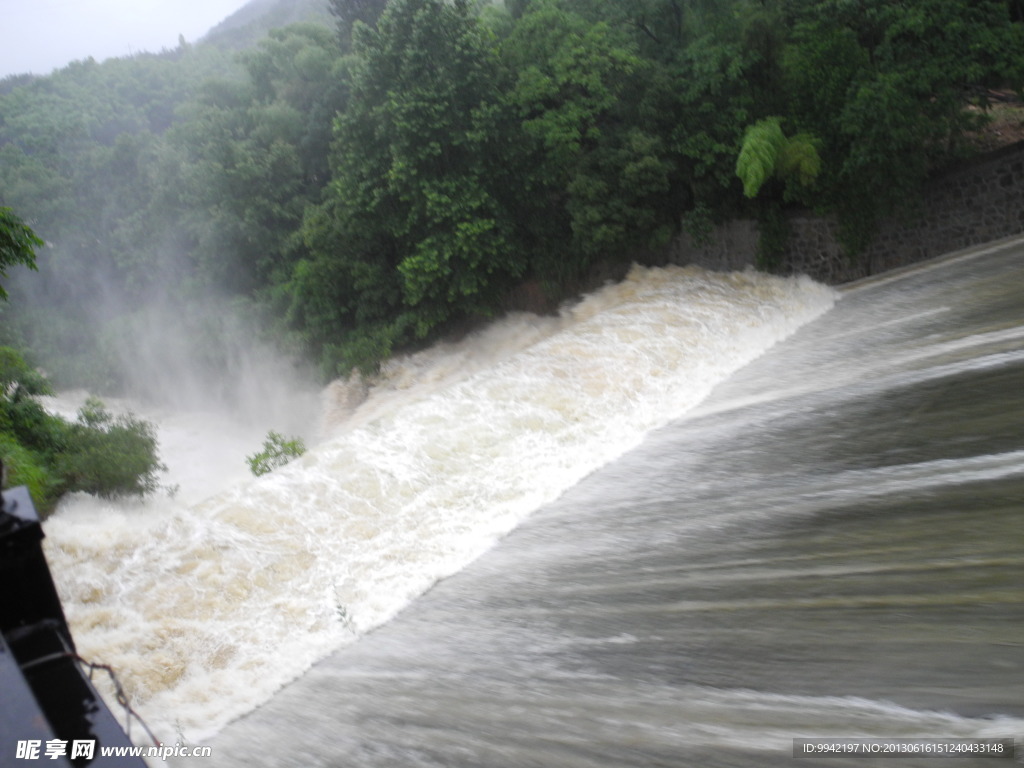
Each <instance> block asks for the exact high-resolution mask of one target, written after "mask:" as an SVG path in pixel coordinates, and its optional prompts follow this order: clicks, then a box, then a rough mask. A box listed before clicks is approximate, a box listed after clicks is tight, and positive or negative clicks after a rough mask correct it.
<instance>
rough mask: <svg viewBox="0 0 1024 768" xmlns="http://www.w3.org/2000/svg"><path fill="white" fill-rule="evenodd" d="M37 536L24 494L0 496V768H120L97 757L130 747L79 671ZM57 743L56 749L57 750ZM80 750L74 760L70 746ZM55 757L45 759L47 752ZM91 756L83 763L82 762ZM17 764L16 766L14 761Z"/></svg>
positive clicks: (134, 761)
mask: <svg viewBox="0 0 1024 768" xmlns="http://www.w3.org/2000/svg"><path fill="white" fill-rule="evenodd" d="M42 540H43V529H42V526H41V525H40V523H39V517H38V516H37V514H36V511H35V507H34V505H33V504H32V499H31V497H30V496H29V494H28V490H27V489H26V488H24V487H19V488H12V489H10V490H6V491H3V492H2V495H0V692H2V695H0V750H3V752H2V753H0V766H8V765H31V764H32V763H33V762H35V760H37V759H41V760H43V761H45V763H46V764H47V765H53V766H75V768H83V767H84V766H93V767H95V768H107V767H108V766H124V767H126V768H133V767H135V766H137V767H138V768H145V763H144V762H143V760H142V758H140V757H126V756H109V755H107V756H105V755H103V754H102V748H104V747H114V748H117V747H131V746H132V743H131V741H130V740H129V739H128V737H127V736H126V735H125V733H124V731H123V730H122V729H121V726H120V725H119V724H118V722H117V720H116V719H114V716H113V714H111V712H110V710H109V709H108V708H107V706H106V704H105V703H104V702H103V700H102V699H101V698H100V696H99V694H98V693H97V692H96V689H95V688H94V687H93V685H92V683H91V682H90V680H89V678H88V677H87V676H86V675H85V674H84V673H83V672H82V669H81V667H80V666H79V662H78V656H77V654H76V652H75V643H74V640H73V639H72V637H71V631H70V630H69V629H68V624H67V621H66V620H65V618H64V610H63V608H62V607H61V604H60V598H58V596H57V590H56V588H55V587H54V584H53V577H52V576H51V575H50V569H49V567H48V566H47V564H46V557H45V555H44V554H43V548H42ZM61 742H63V744H61ZM76 742H79V743H80V744H82V745H86V746H87V745H88V742H92V747H91V749H80V750H79V751H81V752H83V753H85V754H80V755H76V753H75V751H74V749H75V743H76ZM48 748H49V750H50V751H51V752H55V753H58V756H57V757H56V758H52V759H51V758H49V756H48V755H47V754H46V753H47V749H48ZM89 754H91V757H90V756H88V755H89ZM19 758H20V759H19Z"/></svg>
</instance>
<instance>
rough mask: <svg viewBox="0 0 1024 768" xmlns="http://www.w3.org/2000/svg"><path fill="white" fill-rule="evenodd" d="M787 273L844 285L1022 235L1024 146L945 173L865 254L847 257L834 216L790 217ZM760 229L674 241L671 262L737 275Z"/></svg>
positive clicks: (885, 226)
mask: <svg viewBox="0 0 1024 768" xmlns="http://www.w3.org/2000/svg"><path fill="white" fill-rule="evenodd" d="M789 224H790V240H789V247H788V249H787V253H786V256H785V258H784V260H783V264H784V266H783V269H782V270H781V271H782V272H784V273H803V274H808V275H810V276H811V277H813V278H815V279H816V280H820V281H822V282H826V283H833V284H835V283H843V282H847V281H849V280H856V279H858V278H861V277H866V276H868V275H872V274H876V273H878V272H884V271H886V270H889V269H893V268H894V267H900V266H904V265H906V264H912V263H914V262H916V261H923V260H924V259H930V258H932V257H934V256H939V255H941V254H943V253H948V252H950V251H955V250H959V249H961V248H967V247H969V246H972V245H979V244H981V243H986V242H989V241H991V240H997V239H999V238H1002V237H1008V236H1010V235H1016V234H1021V233H1024V142H1019V143H1017V144H1012V145H1010V146H1007V147H1003V148H1002V149H1000V150H996V151H995V152H992V153H990V154H987V155H984V156H982V157H978V158H975V159H973V160H971V161H969V162H966V163H963V164H961V165H959V166H956V167H954V168H950V169H948V170H946V171H945V172H944V173H942V174H940V175H937V176H936V177H934V178H933V179H932V180H930V181H929V182H928V184H927V185H926V188H925V189H924V190H923V193H922V199H921V201H920V203H919V205H918V206H916V208H915V213H911V214H907V215H903V216H895V217H893V218H890V219H888V220H885V221H883V222H882V224H881V226H880V227H879V230H878V233H877V234H876V236H875V238H874V240H873V241H872V243H871V245H870V246H869V247H868V249H867V250H866V251H865V252H864V253H862V254H859V255H857V256H855V257H853V258H847V257H846V256H845V255H844V254H843V252H842V249H841V248H840V246H839V242H838V226H837V224H836V221H835V220H834V219H830V218H823V217H819V216H814V215H810V214H806V213H805V214H795V215H791V216H790V218H789ZM757 239H758V238H757V224H756V222H753V221H734V222H729V223H728V224H725V225H723V226H721V227H718V228H716V230H715V231H714V233H713V234H712V236H711V241H710V242H709V243H708V244H706V245H703V246H698V245H696V244H695V243H694V242H693V241H692V239H691V238H690V236H689V235H686V234H684V235H681V236H680V237H679V238H678V239H677V240H676V242H675V243H673V245H672V247H671V248H670V252H669V261H670V262H671V263H675V264H699V265H701V266H705V267H708V268H711V269H720V270H733V269H742V268H743V267H745V266H747V265H753V264H755V263H756V260H757Z"/></svg>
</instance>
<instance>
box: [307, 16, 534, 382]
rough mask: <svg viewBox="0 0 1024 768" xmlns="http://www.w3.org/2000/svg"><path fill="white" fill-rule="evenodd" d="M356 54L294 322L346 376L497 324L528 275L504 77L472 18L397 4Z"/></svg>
mask: <svg viewBox="0 0 1024 768" xmlns="http://www.w3.org/2000/svg"><path fill="white" fill-rule="evenodd" d="M354 50H355V57H354V58H353V60H352V61H351V74H350V78H351V95H350V99H349V103H348V108H347V109H346V111H345V112H344V113H343V114H341V115H340V116H339V118H338V120H337V123H336V127H335V138H336V140H335V143H334V148H333V151H332V169H333V180H332V182H331V184H330V186H329V188H328V190H327V191H326V194H325V201H324V204H323V205H322V206H320V207H319V208H318V209H317V210H316V211H314V212H311V213H310V214H309V215H308V216H307V223H306V228H305V229H306V240H307V243H309V244H310V245H311V247H312V248H313V251H314V254H315V259H314V260H313V262H312V263H309V264H302V265H300V267H299V268H298V269H297V270H296V273H295V275H294V281H293V285H292V287H293V296H294V297H295V302H294V303H293V317H294V318H301V319H303V320H305V330H306V333H307V338H309V340H310V342H311V343H312V344H313V345H314V346H315V347H318V348H319V349H321V350H326V349H335V350H338V352H337V353H336V354H335V359H336V361H337V364H338V365H339V366H341V367H344V366H346V365H348V364H349V363H351V362H353V360H356V359H359V360H360V362H359V365H361V366H362V367H371V368H372V367H373V366H374V365H375V363H376V361H375V360H372V359H365V358H364V354H365V353H366V352H367V351H370V350H377V351H381V352H383V351H386V350H390V349H391V348H393V347H394V346H395V345H398V344H406V343H409V342H411V341H414V340H416V339H422V338H424V337H426V336H427V335H428V334H430V333H431V332H432V331H433V330H434V329H436V328H438V327H439V326H441V325H443V324H444V323H446V322H447V321H449V320H451V319H453V318H456V317H460V316H466V315H480V314H483V315H486V314H489V313H490V312H491V311H493V306H494V304H495V299H496V296H497V295H498V293H500V291H501V290H502V289H503V288H504V287H505V286H507V285H508V284H509V281H510V279H511V278H513V277H515V276H517V275H519V274H521V273H522V271H523V269H524V263H523V258H522V256H521V254H520V253H519V252H518V250H517V248H516V246H515V238H514V231H515V223H514V221H513V217H512V215H511V214H510V212H509V210H508V209H507V207H506V206H505V205H504V204H503V202H502V200H503V195H504V190H502V189H500V186H501V185H500V182H501V179H502V178H503V175H504V171H502V170H501V169H502V166H503V163H502V159H503V157H504V156H505V152H506V149H505V142H504V139H505V138H506V136H507V125H508V122H507V118H506V115H505V114H504V113H503V111H502V107H501V102H502V99H501V93H500V90H499V88H498V85H499V69H498V63H497V59H496V56H495V52H494V48H493V44H492V41H491V39H490V38H489V36H488V35H487V34H486V31H485V30H484V29H483V28H481V26H480V25H479V24H478V23H477V21H476V19H475V18H474V17H473V16H472V14H471V13H470V8H469V4H468V3H466V2H462V1H458V2H455V3H446V2H442V0H397V1H396V2H392V3H391V4H389V6H388V8H387V9H386V10H385V12H384V13H383V15H382V16H381V17H380V19H379V21H378V24H377V28H376V29H373V28H370V27H368V26H362V25H361V26H357V28H356V34H355V39H354ZM321 280H327V281H329V282H328V284H327V285H324V284H323V283H322V282H321ZM332 305H333V306H332ZM321 323H323V325H322V326H321ZM346 330H348V331H349V339H348V341H347V342H344V343H343V344H342V345H341V346H339V347H335V346H332V345H331V342H330V339H331V338H332V336H333V337H334V338H337V337H338V336H340V335H342V334H343V333H345V331H346ZM370 339H372V340H373V341H372V342H371V343H369V344H367V341H368V340H370ZM346 348H348V349H350V350H361V351H360V352H359V353H358V354H354V356H353V355H347V354H346V353H345V352H344V349H346Z"/></svg>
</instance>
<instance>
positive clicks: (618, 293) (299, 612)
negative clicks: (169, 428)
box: [46, 268, 834, 740]
mask: <svg viewBox="0 0 1024 768" xmlns="http://www.w3.org/2000/svg"><path fill="white" fill-rule="evenodd" d="M833 301H834V293H833V292H832V291H831V290H830V289H827V288H824V287H822V286H820V285H816V284H814V283H812V282H811V281H809V280H805V279H781V278H774V277H768V276H764V275H758V274H755V273H744V274H735V275H718V274H711V273H706V272H703V271H700V270H697V269H679V268H669V269H641V268H636V269H634V271H633V272H632V273H631V274H630V276H629V278H628V279H627V280H626V281H625V282H623V283H622V284H620V285H615V286H609V287H607V288H605V289H603V290H602V291H599V292H597V293H596V294H594V295H592V296H590V297H588V298H587V299H585V300H584V301H583V302H581V303H580V304H578V305H576V306H575V307H573V308H571V309H570V310H567V311H566V312H565V313H564V314H563V316H562V317H561V318H554V319H538V318H533V317H532V316H516V317H512V318H509V319H508V320H507V321H504V322H503V323H502V324H500V325H499V326H497V327H495V328H491V329H489V330H488V331H485V332H483V333H481V334H479V335H477V336H475V337H473V338H472V339H470V340H469V341H468V342H466V343H463V344H461V345H455V346H448V347H441V348H438V349H436V350H434V351H432V352H428V353H426V354H421V355H418V356H414V357H412V358H408V359H406V360H403V361H398V362H396V363H395V364H393V365H392V366H391V368H390V369H389V371H388V376H387V378H386V379H385V381H383V382H382V383H381V384H380V385H379V386H378V387H377V388H376V389H374V390H372V391H370V392H369V394H368V397H367V398H366V400H365V401H364V402H362V404H361V405H359V406H358V407H353V402H358V400H359V398H355V400H353V399H352V398H350V397H348V395H347V394H345V393H342V394H341V395H340V396H341V397H342V399H345V400H346V401H347V404H346V407H344V408H336V407H334V405H335V404H333V403H328V404H327V408H326V409H325V410H326V413H327V414H328V415H327V417H326V418H325V422H326V423H325V425H324V427H323V430H322V440H321V441H320V442H319V443H318V444H317V445H316V446H315V447H314V448H313V449H312V450H311V451H310V452H309V453H308V454H307V455H306V456H304V457H303V458H302V459H300V460H298V461H295V462H293V463H292V464H290V465H288V466H287V467H285V468H283V469H282V470H279V471H277V472H275V473H272V474H271V475H268V476H265V477H264V478H260V479H254V480H247V481H242V482H239V483H237V484H235V485H231V487H228V488H226V489H224V490H222V491H221V492H220V493H218V494H216V495H214V496H212V497H211V498H209V499H206V500H204V501H201V502H199V503H196V504H189V503H186V502H187V501H191V499H190V498H188V496H189V492H188V491H187V490H185V486H186V484H184V483H183V491H182V492H181V497H180V498H178V499H169V498H158V499H155V500H152V501H149V502H146V503H143V504H107V503H102V502H97V501H94V500H87V499H75V500H72V501H71V502H70V503H68V504H67V505H65V506H64V507H63V508H61V509H60V510H59V511H58V513H57V514H56V515H55V516H54V517H52V518H51V519H50V520H49V521H48V522H47V537H48V538H47V540H46V542H47V553H48V557H49V558H50V561H51V563H52V567H53V570H54V573H55V577H56V579H57V582H58V586H59V589H60V591H61V595H62V597H63V598H64V600H65V605H66V610H67V614H68V618H69V621H70V622H71V624H72V628H73V631H74V632H75V636H76V640H77V642H78V645H79V650H80V651H81V652H82V653H83V655H85V656H86V657H88V658H93V659H96V660H102V661H104V662H106V663H110V664H113V665H114V666H115V667H116V668H117V669H118V670H119V671H120V673H121V676H122V678H123V679H124V681H125V683H126V686H127V687H128V689H129V690H130V691H131V694H132V697H133V701H134V702H135V703H136V705H137V707H138V709H140V711H141V712H142V713H143V714H144V715H145V716H146V717H147V719H148V720H149V721H150V723H151V725H153V726H154V728H156V729H157V731H158V733H159V734H165V736H164V738H165V739H166V740H172V739H173V737H174V735H175V734H176V733H179V732H181V733H183V734H185V735H187V736H188V737H190V738H193V739H196V738H201V737H202V736H203V735H204V734H209V733H211V732H213V731H215V730H217V729H218V728H220V727H222V726H223V725H224V724H225V723H226V722H228V721H229V720H231V719H232V718H235V717H237V716H239V715H241V714H244V713H245V712H247V711H249V710H251V709H252V708H253V707H254V706H257V705H259V704H260V703H262V702H263V701H265V700H266V699H267V698H268V697H270V696H271V695H272V694H273V693H274V692H275V691H276V690H277V689H279V688H280V686H281V685H283V684H284V683H286V682H287V681H289V680H291V679H293V678H294V677H296V676H297V675H299V674H301V673H302V672H303V671H304V670H306V669H307V668H308V667H309V666H310V665H311V664H312V663H313V662H315V661H316V660H318V659H320V658H323V657H324V656H325V655H326V654H328V653H329V652H330V651H332V650H334V649H336V648H338V647H340V646H342V645H345V644H346V643H350V642H352V641H353V640H355V639H356V638H358V637H359V636H361V635H363V634H365V633H366V632H367V631H368V630H370V629H371V628H374V627H377V626H379V625H380V624H382V623H384V622H386V621H388V620H389V619H390V618H392V617H393V616H394V615H395V614H396V613H397V612H398V611H400V610H401V609H402V608H403V607H405V606H406V605H408V603H409V602H410V601H411V600H413V599H414V598H415V597H417V596H418V595H420V594H422V593H423V592H424V591H425V590H426V589H428V588H429V587H430V586H431V585H433V584H434V583H436V582H437V581H438V580H439V579H442V578H444V577H446V576H449V575H451V574H453V573H455V572H457V571H459V570H460V569H462V568H463V567H465V565H466V564H467V563H469V562H471V561H473V560H474V559H475V558H476V557H478V556H479V555H480V554H482V553H483V552H484V551H486V550H487V549H488V548H489V547H491V546H492V545H493V544H494V542H495V541H497V540H498V539H499V538H500V537H502V536H503V535H505V534H506V533H507V532H508V531H510V530H512V529H513V528H514V527H515V526H516V525H517V524H518V523H520V522H521V521H522V520H523V519H524V518H526V517H527V516H528V515H529V514H530V513H531V512H533V511H534V510H535V509H537V508H538V507H539V506H541V505H543V504H545V503H547V502H550V501H552V500H553V499H555V498H557V496H558V495H559V494H561V493H562V492H563V491H564V490H565V489H566V488H568V487H570V486H572V485H573V484H574V483H576V482H578V481H579V480H580V479H581V478H583V477H585V476H586V475H587V474H589V473H590V472H592V471H594V470H595V469H597V468H599V467H600V466H602V465H604V464H606V463H607V462H609V461H611V460H612V459H614V458H616V457H617V456H620V455H621V454H622V453H624V452H625V451H627V450H629V449H630V448H632V447H634V446H635V445H637V444H638V443H639V441H640V440H642V438H643V436H644V434H646V433H647V432H648V431H649V430H651V429H653V428H655V427H658V426H661V425H663V424H665V423H666V422H667V421H669V420H670V419H672V418H675V417H677V416H679V415H681V414H682V413H685V412H686V411H687V410H689V409H691V408H692V407H694V406H695V405H697V404H698V403H699V402H701V401H702V400H703V399H704V398H705V397H706V396H707V394H708V392H710V390H711V389H712V388H713V387H714V386H715V385H716V384H717V383H719V382H721V381H722V380H723V379H724V378H726V377H727V376H729V374H730V373H732V372H733V371H735V370H737V369H738V368H740V367H742V366H743V365H745V364H747V363H748V362H750V361H751V360H753V359H755V358H756V357H757V356H758V355H760V354H761V353H762V352H763V351H764V350H765V349H767V348H769V347H770V346H772V345H773V344H774V343H776V342H777V341H778V340H780V339H782V338H785V337H786V336H787V335H789V334H790V333H792V332H793V331H794V330H795V329H796V328H798V327H799V326H800V325H802V324H804V323H806V322H808V321H810V320H812V319H813V318H815V317H817V316H819V315H820V314H821V313H823V312H825V311H827V310H828V309H829V308H830V307H831V306H832V303H833ZM328 393H329V394H331V393H333V394H334V396H336V397H337V396H339V394H338V388H337V387H336V388H334V389H329V390H328ZM176 418H177V417H172V418H171V419H170V420H169V421H171V422H173V421H174V420H175V419H176ZM210 426H212V427H213V429H214V431H215V432H221V433H224V432H225V430H223V429H219V428H218V425H217V423H216V422H213V421H211V424H210ZM197 438H199V439H196V440H195V441H194V442H195V448H194V449H193V450H192V453H193V454H194V456H193V460H194V461H195V463H197V464H203V463H205V462H204V460H203V459H201V458H199V457H201V456H205V455H206V453H205V451H206V450H207V448H208V447H209V448H212V449H213V452H214V453H217V452H218V451H220V450H221V448H220V446H219V445H218V444H217V443H216V442H211V443H210V445H209V446H207V445H206V444H205V442H206V441H205V440H204V439H202V436H201V434H199V433H198V432H197ZM165 461H166V462H167V463H168V464H172V465H173V464H174V462H175V459H174V457H173V456H171V455H170V453H168V454H167V455H166V456H165ZM229 479H230V478H229Z"/></svg>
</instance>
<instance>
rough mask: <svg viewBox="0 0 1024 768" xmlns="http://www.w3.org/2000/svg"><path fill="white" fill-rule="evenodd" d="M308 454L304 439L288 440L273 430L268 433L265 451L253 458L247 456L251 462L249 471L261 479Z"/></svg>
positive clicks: (264, 446) (264, 445)
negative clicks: (261, 476) (262, 476)
mask: <svg viewBox="0 0 1024 768" xmlns="http://www.w3.org/2000/svg"><path fill="white" fill-rule="evenodd" d="M305 452H306V444H305V443H303V442H302V438H299V437H294V438H292V439H290V440H286V439H285V438H284V436H283V435H281V434H279V433H277V432H274V431H273V430H271V431H270V432H268V433H267V439H266V440H264V441H263V450H262V451H260V452H259V453H256V454H253V455H252V456H246V457H245V460H246V461H247V462H249V469H250V470H252V473H253V474H254V475H256V477H259V476H260V475H265V474H267V473H268V472H272V471H274V470H275V469H277V468H278V467H283V466H284V465H285V464H287V463H288V462H289V461H291V460H292V459H297V458H298V457H299V456H301V455H302V454H304V453H305Z"/></svg>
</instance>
